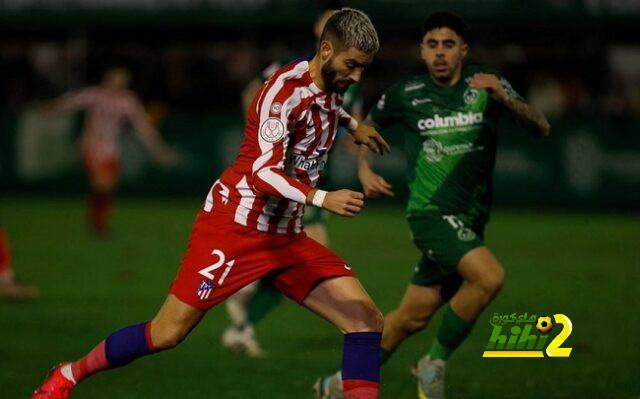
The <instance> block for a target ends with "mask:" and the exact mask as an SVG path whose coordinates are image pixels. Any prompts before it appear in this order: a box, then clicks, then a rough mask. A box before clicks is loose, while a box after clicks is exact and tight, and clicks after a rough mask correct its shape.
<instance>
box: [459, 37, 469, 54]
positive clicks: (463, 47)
mask: <svg viewBox="0 0 640 399" xmlns="http://www.w3.org/2000/svg"><path fill="white" fill-rule="evenodd" d="M468 53H469V45H468V44H467V42H465V41H463V42H462V45H461V46H460V54H462V58H466V57H467V54H468Z"/></svg>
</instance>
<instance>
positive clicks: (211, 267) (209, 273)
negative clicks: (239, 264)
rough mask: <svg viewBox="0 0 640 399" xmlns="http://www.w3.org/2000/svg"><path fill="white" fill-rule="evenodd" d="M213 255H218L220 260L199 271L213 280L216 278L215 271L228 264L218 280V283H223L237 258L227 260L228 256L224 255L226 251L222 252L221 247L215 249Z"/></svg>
mask: <svg viewBox="0 0 640 399" xmlns="http://www.w3.org/2000/svg"><path fill="white" fill-rule="evenodd" d="M211 255H215V256H217V257H218V260H217V261H216V262H215V263H214V264H212V265H209V266H207V267H205V268H204V269H202V270H200V271H199V272H198V273H199V274H201V275H202V276H204V277H206V278H208V279H209V280H211V281H214V280H215V276H214V275H213V273H212V272H213V271H214V270H217V269H219V268H220V267H222V266H223V265H227V267H226V269H224V272H222V275H221V276H220V279H219V280H218V285H222V284H223V283H224V279H225V278H227V275H228V274H229V272H230V271H231V268H232V267H233V264H234V263H235V259H232V260H230V261H228V262H226V260H227V259H226V256H225V255H224V252H222V251H221V250H219V249H214V250H213V251H212V252H211Z"/></svg>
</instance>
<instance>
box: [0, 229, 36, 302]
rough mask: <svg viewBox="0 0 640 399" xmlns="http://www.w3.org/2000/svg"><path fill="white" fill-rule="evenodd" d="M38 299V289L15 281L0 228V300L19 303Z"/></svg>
mask: <svg viewBox="0 0 640 399" xmlns="http://www.w3.org/2000/svg"><path fill="white" fill-rule="evenodd" d="M37 297H38V289H37V288H36V287H30V286H27V285H22V284H20V283H19V282H17V281H16V278H15V275H14V273H13V268H12V267H11V251H10V249H9V240H8V238H7V233H6V232H5V230H4V228H3V227H2V226H0V300H8V301H12V300H13V301H21V300H29V299H35V298H37Z"/></svg>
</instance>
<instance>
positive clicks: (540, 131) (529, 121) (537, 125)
mask: <svg viewBox="0 0 640 399" xmlns="http://www.w3.org/2000/svg"><path fill="white" fill-rule="evenodd" d="M503 104H504V106H505V107H507V109H509V110H510V111H511V112H513V113H514V114H515V116H516V117H517V118H518V120H519V121H520V123H522V125H523V126H524V127H525V128H527V129H528V130H530V131H531V132H533V133H534V134H535V135H536V136H539V137H547V136H548V135H549V133H550V130H551V126H550V125H549V122H548V121H547V118H545V116H544V114H543V113H542V112H540V111H539V110H538V109H536V108H535V107H534V106H532V105H529V104H527V103H525V102H523V101H520V100H518V99H515V98H513V97H511V96H507V98H506V99H505V101H503Z"/></svg>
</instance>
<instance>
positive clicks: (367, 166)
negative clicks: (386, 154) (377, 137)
mask: <svg viewBox="0 0 640 399" xmlns="http://www.w3.org/2000/svg"><path fill="white" fill-rule="evenodd" d="M362 123H363V124H365V125H368V126H371V127H373V128H374V129H376V130H377V129H378V127H377V126H376V124H375V122H373V119H371V115H368V116H367V118H366V119H365V120H363V121H362ZM371 159H372V155H371V151H370V150H369V149H368V148H367V147H366V146H360V151H358V173H360V171H370V170H371V162H372V161H371Z"/></svg>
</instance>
